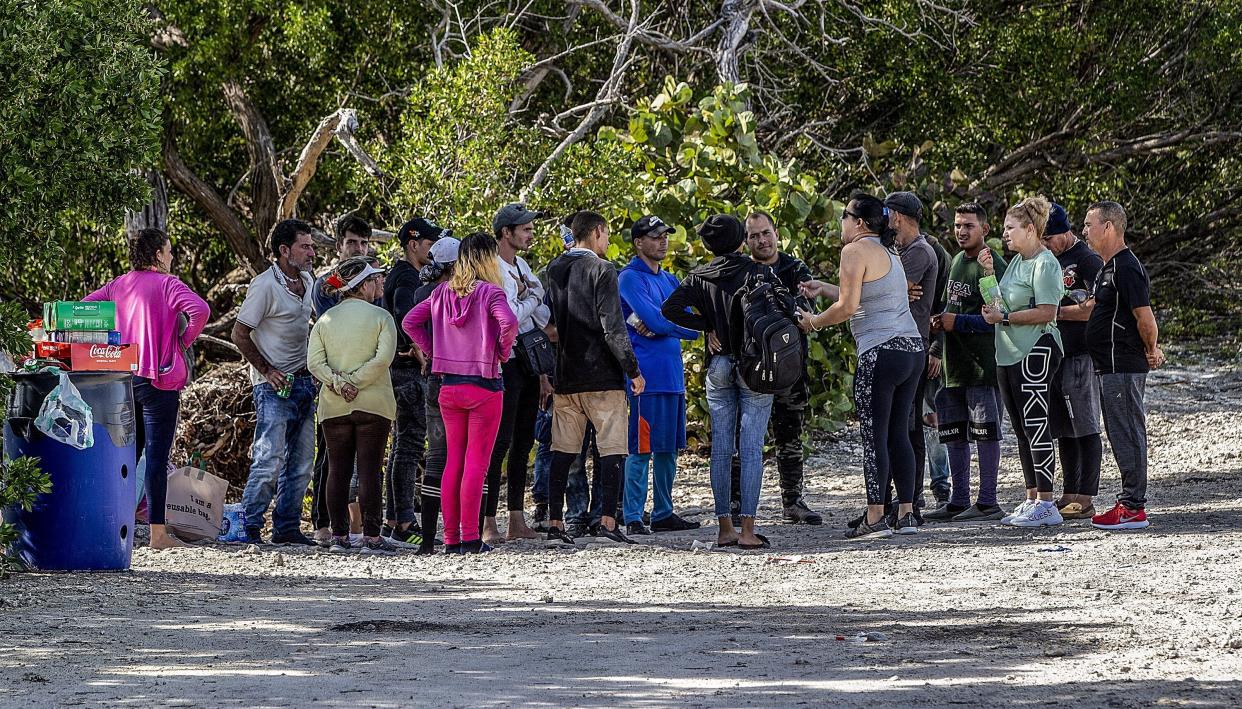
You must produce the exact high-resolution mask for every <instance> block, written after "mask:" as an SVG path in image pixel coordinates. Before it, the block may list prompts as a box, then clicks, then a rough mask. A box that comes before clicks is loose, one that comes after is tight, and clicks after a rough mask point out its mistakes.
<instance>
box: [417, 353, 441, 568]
mask: <svg viewBox="0 0 1242 709" xmlns="http://www.w3.org/2000/svg"><path fill="white" fill-rule="evenodd" d="M442 383H443V377H441V376H440V375H439V374H429V375H427V378H426V379H424V380H423V386H425V387H426V389H425V390H424V392H423V401H424V403H425V405H426V407H427V457H426V467H424V468H423V479H422V480H421V481H420V482H419V506H420V509H421V510H422V515H423V543H422V544H420V545H419V548H420V549H422V550H423V551H424V552H428V551H431V550H432V549H434V548H435V541H436V527H437V526H438V525H439V517H440V480H441V478H442V477H443V476H444V466H445V464H446V463H447V461H448V439H447V438H446V436H445V434H444V418H443V417H442V416H441V415H440V387H441V385H442Z"/></svg>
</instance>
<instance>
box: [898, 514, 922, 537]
mask: <svg viewBox="0 0 1242 709" xmlns="http://www.w3.org/2000/svg"><path fill="white" fill-rule="evenodd" d="M918 533H919V522H918V520H916V519H915V518H914V513H913V512H907V513H906V514H905V515H903V516H902V517H901V519H898V520H897V524H896V526H894V527H893V534H918Z"/></svg>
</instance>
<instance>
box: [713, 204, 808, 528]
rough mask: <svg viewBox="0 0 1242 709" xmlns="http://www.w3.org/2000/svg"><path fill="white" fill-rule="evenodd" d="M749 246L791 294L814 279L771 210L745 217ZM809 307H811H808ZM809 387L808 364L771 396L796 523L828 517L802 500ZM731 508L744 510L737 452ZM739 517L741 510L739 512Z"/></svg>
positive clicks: (790, 514) (789, 515) (784, 494)
mask: <svg viewBox="0 0 1242 709" xmlns="http://www.w3.org/2000/svg"><path fill="white" fill-rule="evenodd" d="M746 248H747V249H749V251H750V257H751V258H752V259H753V260H754V261H755V262H756V263H761V264H763V265H765V266H768V267H770V268H771V269H772V271H773V273H775V274H776V277H777V278H778V279H779V280H780V282H781V284H782V285H784V286H785V288H787V289H788V290H789V292H790V293H797V292H798V284H799V283H803V282H805V281H809V280H812V279H813V278H814V276H813V275H812V274H811V269H809V268H807V265H806V264H805V263H803V262H802V260H801V259H798V258H794V257H793V256H791V255H789V254H786V253H782V252H781V250H780V237H779V236H778V235H777V233H776V222H775V221H773V220H772V216H771V215H770V214H767V213H766V212H752V213H751V214H750V215H749V216H748V217H746ZM808 307H809V306H808ZM806 351H807V339H806V334H805V333H804V334H803V335H802V352H803V355H804V362H805V361H806V360H805V353H806ZM809 399H810V389H809V384H808V382H807V377H806V370H805V367H804V369H803V372H802V379H801V380H799V382H798V383H797V384H795V385H794V386H793V387H792V388H791V389H789V390H788V391H785V392H781V393H778V394H776V395H774V398H773V400H772V419H771V422H772V445H773V446H774V447H775V449H776V469H777V471H778V472H779V474H780V483H781V507H782V508H783V513H784V519H785V521H786V522H789V523H792V524H810V525H819V524H823V523H824V518H823V516H822V515H820V514H819V513H818V512H816V511H814V510H812V509H811V508H809V507H807V505H806V502H805V501H804V500H803V499H802V478H803V470H802V425H803V418H804V416H805V415H806V406H807V402H808V400H809ZM732 474H733V502H732V509H733V510H735V511H736V510H740V509H741V492H742V482H741V479H742V468H741V463H740V461H739V460H738V458H737V457H736V456H734V459H733V471H732ZM734 516H735V517H738V516H740V515H734Z"/></svg>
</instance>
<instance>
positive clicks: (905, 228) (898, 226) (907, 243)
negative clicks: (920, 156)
mask: <svg viewBox="0 0 1242 709" xmlns="http://www.w3.org/2000/svg"><path fill="white" fill-rule="evenodd" d="M884 206H885V207H888V212H889V215H888V223H889V226H891V227H893V229H895V230H896V231H897V250H898V253H899V254H900V256H901V265H902V267H903V268H904V269H905V271H906V283H907V284H908V285H910V286H911V287H912V288H914V287H916V286H917V288H915V290H914V292H916V293H918V297H916V298H915V299H913V300H911V301H910V315H912V316H914V323H915V325H918V328H919V334H920V335H921V336H922V337H923V346H924V347H928V346H929V345H930V344H931V315H932V304H933V302H934V301H935V299H936V281H937V278H938V277H939V273H940V264H939V261H938V260H937V259H936V250H935V249H933V248H932V246H931V244H930V243H928V240H927V236H926V235H925V234H923V233H922V231H920V229H919V222H920V221H922V219H923V202H922V201H921V200H919V198H918V196H917V195H915V194H914V193H913V192H893V193H892V194H890V195H889V196H888V197H886V198H885V199H884ZM927 366H928V365H927V363H926V362H925V363H924V366H923V373H922V374H921V375H919V379H918V386H917V388H916V389H915V391H914V408H913V409H911V410H912V411H913V412H914V414H913V416H912V417H911V419H910V444H911V445H912V446H913V447H914V466H915V468H914V515H915V518H917V519H921V518H922V507H923V503H922V497H923V480H924V471H925V470H926V465H927V440H926V439H925V438H924V437H923V417H922V411H923V396H924V394H925V393H926V391H927ZM891 492H892V491H891V489H890V491H889V493H890V497H889V499H890V500H891Z"/></svg>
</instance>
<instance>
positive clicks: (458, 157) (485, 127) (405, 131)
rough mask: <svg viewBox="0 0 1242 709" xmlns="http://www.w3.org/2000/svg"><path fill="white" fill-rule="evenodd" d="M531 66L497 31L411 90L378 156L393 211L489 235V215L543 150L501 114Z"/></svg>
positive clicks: (506, 34)
mask: <svg viewBox="0 0 1242 709" xmlns="http://www.w3.org/2000/svg"><path fill="white" fill-rule="evenodd" d="M533 61H534V58H533V57H532V56H531V55H530V54H529V53H528V52H526V51H525V50H523V49H522V48H521V47H520V46H518V43H517V36H516V34H515V33H514V32H513V31H512V30H508V29H500V30H496V31H494V32H492V33H491V34H489V35H485V36H482V37H479V38H478V39H477V40H476V42H475V44H474V47H473V50H472V52H471V54H470V56H469V57H468V58H466V59H463V60H462V61H459V62H456V63H454V64H452V65H449V66H446V67H444V68H442V69H436V70H434V71H431V72H430V73H428V74H427V76H426V77H424V78H423V79H422V80H421V81H419V82H418V83H417V84H415V85H414V87H413V89H412V90H411V91H410V96H409V98H408V103H407V105H406V106H405V109H404V110H403V111H402V113H401V132H400V134H399V136H398V138H397V140H396V141H395V142H394V143H393V144H392V145H391V146H389V149H388V150H387V151H385V152H381V153H380V155H381V157H380V158H379V159H380V160H381V162H382V164H383V165H384V167H385V169H386V170H389V171H390V174H391V175H392V176H393V177H394V178H395V181H396V184H397V187H396V189H395V190H394V191H393V194H392V200H391V202H392V206H393V208H394V209H395V211H396V212H397V213H398V214H408V215H411V216H413V215H416V214H419V215H429V216H432V217H435V218H437V219H440V220H442V221H443V223H451V224H452V225H453V226H454V228H455V229H457V231H459V232H462V233H465V232H467V231H472V230H475V229H481V230H483V231H486V232H490V231H491V218H492V214H493V213H494V212H495V210H496V209H497V207H499V206H500V205H501V204H503V203H504V202H507V201H510V200H512V199H515V198H516V194H517V191H518V189H520V184H519V180H521V179H522V178H523V177H525V176H527V175H529V173H530V172H531V171H532V170H533V168H532V167H531V164H532V162H533V161H535V160H538V159H539V156H540V155H542V154H543V152H544V151H545V150H547V149H548V148H547V146H546V145H545V143H546V140H545V139H543V138H541V136H539V134H538V133H536V132H535V131H534V130H533V129H532V128H530V127H527V126H522V125H517V124H513V123H511V122H510V120H509V117H508V109H509V104H510V103H511V102H512V101H513V99H514V96H515V94H516V91H517V89H518V85H517V83H516V79H517V77H518V75H519V74H521V72H522V68H523V67H524V66H526V65H528V64H530V63H532V62H533ZM536 164H537V163H536Z"/></svg>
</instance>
